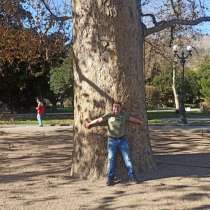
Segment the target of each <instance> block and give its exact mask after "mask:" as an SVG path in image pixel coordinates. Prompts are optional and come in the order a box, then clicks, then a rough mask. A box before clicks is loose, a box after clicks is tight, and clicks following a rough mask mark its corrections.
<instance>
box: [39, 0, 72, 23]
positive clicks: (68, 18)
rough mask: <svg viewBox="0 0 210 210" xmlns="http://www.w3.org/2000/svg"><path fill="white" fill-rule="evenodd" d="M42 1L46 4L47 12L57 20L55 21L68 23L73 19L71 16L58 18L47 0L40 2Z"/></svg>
mask: <svg viewBox="0 0 210 210" xmlns="http://www.w3.org/2000/svg"><path fill="white" fill-rule="evenodd" d="M40 1H41V2H42V3H43V4H44V6H45V8H46V9H47V11H48V12H49V13H50V14H51V15H52V17H53V18H55V20H57V21H62V22H64V21H66V20H71V19H72V17H71V16H60V17H58V16H57V15H55V14H54V13H53V12H52V11H51V9H50V7H49V5H48V4H47V3H46V2H45V0H40Z"/></svg>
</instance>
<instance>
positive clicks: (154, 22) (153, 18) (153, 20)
mask: <svg viewBox="0 0 210 210" xmlns="http://www.w3.org/2000/svg"><path fill="white" fill-rule="evenodd" d="M141 16H142V17H146V16H149V17H151V18H152V22H153V24H154V25H155V26H156V25H157V20H156V18H155V16H154V15H153V14H143V13H141Z"/></svg>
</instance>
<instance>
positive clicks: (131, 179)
mask: <svg viewBox="0 0 210 210" xmlns="http://www.w3.org/2000/svg"><path fill="white" fill-rule="evenodd" d="M128 182H129V183H136V184H138V183H139V181H138V179H137V178H136V177H135V176H131V177H129V179H128Z"/></svg>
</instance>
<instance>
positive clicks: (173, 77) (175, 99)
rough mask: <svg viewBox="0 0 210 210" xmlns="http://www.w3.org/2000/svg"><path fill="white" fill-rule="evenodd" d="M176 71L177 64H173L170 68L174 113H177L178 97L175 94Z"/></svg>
mask: <svg viewBox="0 0 210 210" xmlns="http://www.w3.org/2000/svg"><path fill="white" fill-rule="evenodd" d="M176 70H177V62H175V61H174V62H173V66H172V90H173V94H174V102H175V108H176V112H179V108H180V107H179V95H178V93H177V90H176V79H177V78H176Z"/></svg>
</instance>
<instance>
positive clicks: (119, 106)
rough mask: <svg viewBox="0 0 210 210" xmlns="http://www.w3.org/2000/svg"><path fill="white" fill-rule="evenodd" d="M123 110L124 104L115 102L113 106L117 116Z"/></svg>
mask: <svg viewBox="0 0 210 210" xmlns="http://www.w3.org/2000/svg"><path fill="white" fill-rule="evenodd" d="M121 110H122V103H121V102H119V101H114V102H113V104H112V112H113V113H115V114H117V113H119V112H121Z"/></svg>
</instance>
